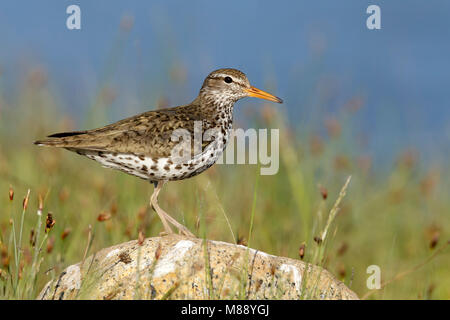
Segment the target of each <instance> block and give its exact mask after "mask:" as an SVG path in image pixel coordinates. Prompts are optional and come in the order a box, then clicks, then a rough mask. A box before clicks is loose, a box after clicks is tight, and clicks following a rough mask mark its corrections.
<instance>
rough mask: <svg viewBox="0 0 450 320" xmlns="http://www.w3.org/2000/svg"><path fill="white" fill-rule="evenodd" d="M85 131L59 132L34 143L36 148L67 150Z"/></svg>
mask: <svg viewBox="0 0 450 320" xmlns="http://www.w3.org/2000/svg"><path fill="white" fill-rule="evenodd" d="M85 133H86V131H73V132H60V133H55V134H52V135H50V136H48V137H47V139H44V140H37V141H34V144H36V145H38V146H47V147H57V148H67V147H69V146H71V145H73V144H74V143H75V144H76V142H77V140H78V138H81V137H82V135H84V134H85Z"/></svg>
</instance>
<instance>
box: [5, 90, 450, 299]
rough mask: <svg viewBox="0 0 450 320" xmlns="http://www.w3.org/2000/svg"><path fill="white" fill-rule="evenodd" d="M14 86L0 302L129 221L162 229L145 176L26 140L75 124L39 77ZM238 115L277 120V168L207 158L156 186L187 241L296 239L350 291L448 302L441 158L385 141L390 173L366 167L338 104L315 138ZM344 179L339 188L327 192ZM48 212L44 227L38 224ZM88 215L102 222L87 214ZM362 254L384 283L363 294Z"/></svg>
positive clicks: (292, 249) (290, 247) (28, 293)
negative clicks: (391, 149) (393, 152)
mask: <svg viewBox="0 0 450 320" xmlns="http://www.w3.org/2000/svg"><path fill="white" fill-rule="evenodd" d="M20 92H21V93H20V95H19V96H18V97H16V99H15V100H14V101H10V102H8V103H6V102H5V99H3V98H2V97H1V94H0V270H1V275H0V299H21V298H25V299H32V298H35V297H36V295H37V293H38V292H39V291H40V290H41V288H42V287H43V285H44V284H45V283H46V282H47V281H49V280H51V279H53V278H55V277H57V275H58V274H59V273H60V272H61V271H62V270H63V269H64V268H65V267H67V266H68V265H70V264H72V263H76V262H79V261H82V260H84V259H85V258H86V257H87V255H89V254H91V253H93V252H96V251H97V250H100V249H101V248H104V247H108V246H112V245H114V244H118V243H121V242H125V241H128V240H130V239H137V237H138V232H139V231H140V230H142V231H143V232H144V234H145V235H146V236H147V237H148V236H157V235H158V234H159V232H160V231H162V225H161V223H160V221H159V220H158V218H157V215H156V214H155V213H154V212H153V211H152V210H151V209H150V208H149V206H148V202H149V197H150V194H151V192H152V188H153V187H152V186H151V185H150V184H149V183H147V182H145V181H143V180H140V179H137V178H135V177H131V176H127V175H126V174H123V173H120V172H116V171H112V170H109V169H104V168H102V167H101V166H100V165H98V164H96V163H95V162H93V161H91V160H88V159H86V158H83V157H80V156H78V155H76V154H74V153H70V152H68V151H65V150H54V149H44V148H38V147H36V146H34V145H32V141H33V140H35V139H37V138H42V137H43V136H45V135H46V134H49V133H52V132H57V131H59V130H70V129H75V128H76V127H77V126H75V125H74V124H73V121H72V119H71V118H70V117H69V116H67V115H64V113H63V112H62V111H61V109H59V108H57V107H56V106H57V105H58V104H59V103H58V102H57V100H56V98H55V95H54V94H52V93H51V91H50V90H49V89H48V88H47V87H46V86H45V85H43V86H38V87H36V84H33V83H26V84H24V85H23V88H21V90H20ZM243 107H244V108H245V106H243ZM93 108H101V109H99V110H96V112H94V113H95V114H98V113H102V112H103V113H105V114H107V108H106V107H105V106H103V105H102V106H101V107H99V106H97V105H95V106H94V107H93ZM322 116H323V117H325V115H322ZM105 118H107V117H106V116H105ZM251 118H252V119H254V122H255V124H258V125H259V126H261V127H273V128H280V139H281V144H280V170H279V172H278V174H276V175H273V176H259V177H257V175H258V173H257V172H258V171H257V170H256V169H257V166H250V165H216V166H214V167H212V168H211V169H209V170H207V171H206V172H205V173H203V174H201V175H200V176H197V177H195V178H192V179H189V180H186V181H181V182H171V183H169V184H168V185H166V186H165V188H164V189H163V191H162V192H161V196H160V199H159V201H160V205H161V207H162V208H164V209H165V210H166V211H167V212H169V213H170V214H172V215H173V216H174V217H175V218H176V219H178V220H179V221H180V222H182V223H184V224H185V225H187V227H188V228H189V229H190V230H192V231H193V232H195V233H196V234H197V235H198V236H199V237H205V238H207V239H214V240H222V241H227V242H231V243H234V242H237V241H238V240H239V241H240V242H244V243H245V242H246V241H248V242H249V243H250V245H251V247H253V248H257V249H258V250H262V251H265V252H268V253H270V254H274V255H279V256H287V257H291V258H299V256H298V250H299V247H300V246H301V245H302V243H305V244H306V250H305V257H304V260H305V261H309V262H314V263H315V264H319V265H322V266H324V267H325V268H326V269H328V270H329V271H331V272H332V273H333V274H335V275H336V277H338V278H339V279H341V280H342V281H344V282H345V283H346V284H347V285H348V286H350V287H351V289H353V290H354V291H355V292H356V293H357V294H358V295H359V296H361V297H363V296H366V295H367V297H368V298H371V299H416V298H422V299H426V298H435V299H449V298H450V269H449V268H448V266H449V265H450V256H449V250H448V249H447V248H444V249H442V250H440V249H439V248H441V246H443V245H445V243H446V242H447V241H448V239H450V237H449V231H448V230H449V227H450V218H449V216H448V214H449V212H450V199H449V198H448V190H449V181H450V179H449V175H450V168H449V167H448V163H447V165H446V166H440V167H427V166H426V165H425V164H423V163H421V162H420V161H419V160H418V158H417V157H416V156H415V154H414V153H411V152H408V151H407V150H406V149H405V150H398V154H399V157H398V159H397V160H396V161H395V162H393V163H392V166H391V168H390V169H389V170H385V171H375V170H374V169H372V168H371V167H370V161H371V159H370V158H368V157H367V156H365V155H364V154H361V152H360V150H358V147H355V146H356V145H357V143H356V139H357V138H355V135H354V134H353V133H354V128H353V127H354V124H353V123H352V113H351V112H349V111H348V112H347V111H343V112H342V113H340V114H339V115H338V116H337V117H336V120H335V121H336V122H334V123H333V126H334V127H330V125H328V133H327V134H323V135H320V136H318V135H316V134H314V133H311V132H300V133H298V134H294V133H293V132H294V129H295V128H292V127H289V126H288V124H287V123H286V121H285V120H283V119H284V115H283V113H282V111H275V109H272V107H270V106H268V105H265V106H263V107H261V108H260V109H259V110H258V111H255V112H253V113H252V115H251ZM336 125H337V126H338V128H340V130H336ZM317 126H323V123H322V122H317ZM316 129H322V128H316ZM316 131H317V130H314V132H316ZM436 156H438V155H436ZM348 176H352V179H351V182H350V183H349V184H348V187H347V190H346V196H345V198H344V197H343V196H342V194H341V196H340V192H341V189H342V187H343V185H344V184H345V183H346V180H347V177H348ZM256 181H258V184H257V185H258V187H257V188H255V182H256ZM10 187H11V188H12V190H13V191H14V199H13V200H10V199H9V190H10ZM28 190H30V196H29V202H28V208H27V209H26V210H23V199H24V197H25V196H26V194H27V192H28ZM325 190H326V194H327V197H324V194H325ZM344 191H345V190H344ZM39 197H41V198H42V199H43V200H42V203H43V210H42V215H41V216H39V215H38V214H37V212H38V207H39V200H38V199H39ZM338 198H340V199H341V200H340V204H339V206H338V207H335V208H334V206H335V203H336V200H337V199H338ZM48 212H51V213H52V215H53V218H54V219H55V221H56V223H55V225H54V227H53V228H52V229H51V230H50V231H49V232H48V233H46V232H45V217H46V216H47V213H48ZM100 214H104V215H105V216H110V217H111V218H110V219H108V220H106V221H98V220H97V218H98V216H99V215H100ZM330 214H331V218H330V219H331V220H328V219H329V217H330ZM32 230H34V237H35V238H33V239H32V240H33V241H30V234H31V232H32ZM325 230H326V232H325V233H324V231H325ZM63 233H65V234H66V236H65V237H64V238H63V237H62V234H63ZM67 234H68V235H67ZM324 234H326V239H323V238H325V237H324ZM314 239H315V240H314ZM321 240H322V241H321ZM436 242H437V243H436ZM435 243H436V245H435ZM437 250H440V251H439V252H438V254H436V252H437ZM430 257H432V259H430ZM372 264H376V265H379V266H380V268H381V271H382V283H384V284H386V285H385V286H384V288H383V289H382V290H378V291H376V292H372V291H369V290H368V289H367V287H366V280H367V277H368V274H366V269H367V267H368V266H369V265H372ZM391 280H393V281H391ZM241 289H242V292H241V293H242V295H241V296H243V297H245V287H244V288H241ZM174 290H176V289H174ZM212 294H213V293H212Z"/></svg>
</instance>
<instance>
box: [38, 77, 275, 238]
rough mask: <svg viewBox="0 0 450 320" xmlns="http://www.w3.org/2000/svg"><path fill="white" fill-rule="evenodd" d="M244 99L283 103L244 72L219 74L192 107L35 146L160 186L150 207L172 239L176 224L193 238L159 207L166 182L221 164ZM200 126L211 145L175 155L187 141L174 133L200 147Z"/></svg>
mask: <svg viewBox="0 0 450 320" xmlns="http://www.w3.org/2000/svg"><path fill="white" fill-rule="evenodd" d="M244 97H257V98H262V99H266V100H270V101H274V102H278V103H282V100H281V99H280V98H278V97H275V96H273V95H271V94H269V93H267V92H264V91H262V90H259V89H257V88H255V87H252V86H251V85H250V83H249V81H248V79H247V76H246V75H245V74H244V73H243V72H241V71H239V70H236V69H219V70H216V71H213V72H211V73H210V74H209V75H208V76H207V77H206V79H205V81H204V83H203V86H202V88H201V89H200V93H199V95H198V97H197V98H196V99H195V100H194V101H192V102H191V103H190V104H187V105H183V106H178V107H173V108H166V109H160V110H154V111H148V112H145V113H142V114H139V115H136V116H133V117H130V118H127V119H124V120H121V121H118V122H116V123H113V124H110V125H107V126H105V127H101V128H98V129H92V130H86V131H75V132H63V133H56V134H52V135H50V136H48V137H47V139H45V140H39V141H36V142H35V144H37V145H40V146H50V147H58V148H65V149H67V150H69V151H74V152H76V153H78V154H80V155H84V156H86V157H88V158H90V159H92V160H95V161H97V162H100V163H101V164H102V165H103V166H104V167H108V168H113V169H117V170H121V171H124V172H126V173H128V174H131V175H134V176H137V177H139V178H142V179H145V180H148V181H150V182H151V183H153V184H154V185H155V189H154V191H153V194H152V195H151V198H150V206H151V207H153V209H154V210H155V211H156V213H157V214H158V216H159V217H160V219H161V222H162V223H163V225H164V229H165V232H166V233H173V231H172V228H171V227H170V224H172V225H173V226H175V227H176V228H177V229H178V231H179V232H180V233H182V234H184V235H187V236H194V235H193V234H192V233H191V232H190V231H189V230H188V229H187V228H186V227H185V226H183V225H182V224H180V223H179V222H178V221H176V220H175V219H174V218H172V217H171V216H170V215H168V214H167V213H166V212H165V211H164V210H162V209H161V208H160V207H159V205H158V194H159V192H160V191H161V188H162V186H163V185H164V184H165V183H166V182H167V181H172V180H182V179H186V178H190V177H193V176H195V175H197V174H199V173H201V172H203V171H205V170H206V169H208V168H209V167H211V166H212V165H213V164H214V163H215V162H216V160H217V159H218V158H219V156H220V155H221V154H222V152H223V150H224V149H225V147H226V145H227V142H228V140H229V138H230V134H231V129H232V123H233V106H234V103H235V102H236V101H237V100H239V99H241V98H244ZM198 123H199V124H200V125H201V127H202V128H201V129H202V130H203V131H204V132H207V131H212V132H214V133H213V134H212V135H211V137H210V139H205V140H206V141H201V144H200V145H199V148H196V146H195V143H194V144H191V143H189V144H188V149H189V151H191V152H189V153H190V155H191V156H189V157H186V156H183V157H180V156H179V155H176V154H177V152H175V153H174V152H173V151H174V150H175V149H176V147H177V146H178V145H179V144H180V141H182V140H184V139H185V138H186V136H185V137H183V138H182V139H180V137H179V135H176V134H175V133H177V132H180V130H181V132H187V138H192V139H193V140H194V142H195V139H196V137H195V130H196V125H197V124H198ZM174 136H175V137H178V138H174ZM188 140H189V139H187V140H186V141H188ZM192 151H193V152H192Z"/></svg>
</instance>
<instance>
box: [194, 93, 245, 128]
mask: <svg viewBox="0 0 450 320" xmlns="http://www.w3.org/2000/svg"><path fill="white" fill-rule="evenodd" d="M235 102H236V101H235V100H234V99H230V98H229V97H224V96H220V95H216V94H209V95H208V94H200V95H199V96H198V97H197V99H195V101H194V102H193V103H194V104H196V105H197V106H198V107H199V108H201V110H202V113H203V114H205V115H208V118H210V119H211V120H214V121H215V122H216V123H217V124H221V123H223V122H226V123H231V122H232V121H233V107H234V103H235Z"/></svg>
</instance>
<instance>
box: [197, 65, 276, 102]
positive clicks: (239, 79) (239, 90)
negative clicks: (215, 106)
mask: <svg viewBox="0 0 450 320" xmlns="http://www.w3.org/2000/svg"><path fill="white" fill-rule="evenodd" d="M200 95H201V96H203V97H205V98H206V99H208V100H214V101H215V102H218V103H234V102H236V101H237V100H239V99H242V98H245V97H256V98H261V99H266V100H269V101H274V102H278V103H283V100H281V99H280V98H278V97H275V96H274V95H271V94H270V93H267V92H265V91H262V90H260V89H257V88H255V87H253V86H251V85H250V82H249V81H248V79H247V76H246V75H245V74H244V73H243V72H241V71H239V70H236V69H219V70H216V71H213V72H211V73H210V74H209V75H208V76H207V77H206V79H205V81H204V82H203V86H202V88H201V90H200Z"/></svg>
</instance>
